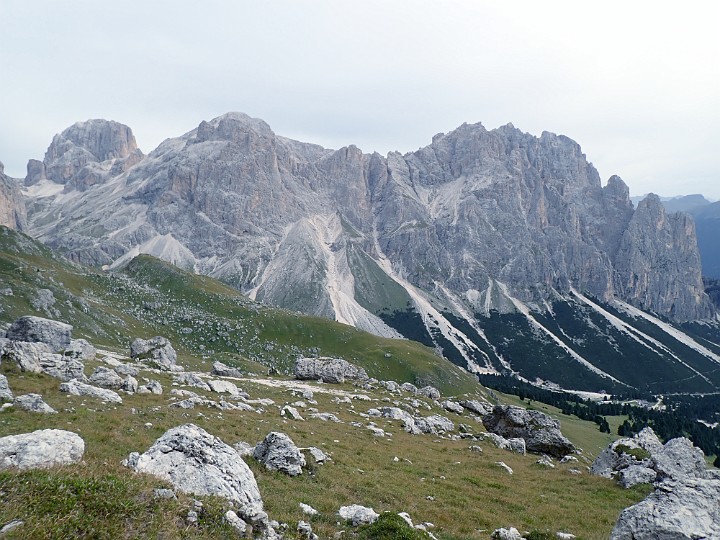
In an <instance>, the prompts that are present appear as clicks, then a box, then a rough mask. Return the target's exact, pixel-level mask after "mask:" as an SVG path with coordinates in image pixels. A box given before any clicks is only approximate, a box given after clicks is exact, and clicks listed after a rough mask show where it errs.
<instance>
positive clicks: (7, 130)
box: [0, 0, 720, 199]
mask: <svg viewBox="0 0 720 540" xmlns="http://www.w3.org/2000/svg"><path fill="white" fill-rule="evenodd" d="M670 8H672V9H670ZM719 21H720V2H716V1H714V0H708V1H689V2H683V3H682V4H681V3H680V2H673V3H671V2H651V1H648V2H645V1H637V0H633V1H622V2H619V1H618V2H616V1H604V2H578V1H577V0H574V1H567V2H565V1H552V0H548V1H545V2H540V1H538V0H533V1H506V2H500V1H497V0H492V1H484V0H468V1H438V0H434V1H421V0H411V1H392V0H382V1H367V0H364V1H353V2H345V1H342V0H329V1H302V0H287V1H267V0H266V1H238V0H226V1H219V0H203V1H197V0H193V1H180V0H171V1H170V0H168V1H152V2H151V1H143V2H141V1H135V0H125V1H123V2H102V1H97V0H84V1H83V0H45V1H43V0H33V1H28V0H0V25H1V34H0V35H1V36H2V44H0V69H1V71H0V80H1V81H2V84H1V85H0V160H1V161H3V162H4V163H5V172H6V174H9V175H11V176H15V177H24V176H25V165H26V163H27V160H28V159H30V158H39V159H42V157H43V155H44V152H45V150H46V149H47V146H48V144H49V143H50V141H51V139H52V136H53V135H54V134H55V133H58V132H60V131H62V130H63V129H64V128H66V127H67V126H69V125H71V124H72V123H74V122H76V121H78V120H87V119H89V118H106V119H112V120H117V121H119V122H122V123H124V124H127V125H129V126H130V127H131V128H132V129H133V131H134V133H135V136H136V138H137V141H138V144H139V145H140V147H141V148H142V150H143V151H144V152H146V153H147V152H149V151H150V150H152V149H153V148H155V147H156V146H157V145H158V144H159V143H160V142H161V141H162V140H163V139H165V138H168V137H174V136H177V135H180V134H182V133H185V132H187V131H189V130H191V129H193V128H194V127H196V126H197V124H199V123H200V121H201V120H203V119H211V118H214V117H216V116H219V115H221V114H223V113H225V112H229V111H242V112H245V113H247V114H249V115H251V116H255V117H259V118H262V119H264V120H265V121H266V122H268V123H269V124H270V126H271V127H272V128H273V130H274V131H275V132H276V133H278V134H280V135H285V136H288V137H292V138H296V139H300V140H303V141H307V142H316V143H319V144H322V145H324V146H326V147H329V148H339V147H341V146H345V145H348V144H351V143H352V144H356V145H357V146H359V147H360V148H362V149H363V150H364V151H365V152H371V151H373V150H376V151H378V152H381V153H383V154H385V153H387V152H388V151H389V150H400V151H403V152H404V151H411V150H415V149H417V148H419V147H421V146H425V145H427V144H429V143H430V140H431V138H432V136H433V135H434V134H436V133H438V132H447V131H450V130H452V129H453V128H455V127H457V126H458V125H460V124H462V123H463V122H473V123H474V122H482V123H483V125H484V126H485V127H486V128H488V129H491V128H495V127H498V126H500V125H503V124H507V123H508V122H512V123H513V124H514V125H515V126H516V127H517V128H520V129H522V130H523V131H527V132H529V133H532V134H534V135H540V134H541V133H542V132H543V131H551V132H554V133H561V134H564V135H567V136H569V137H571V138H572V139H575V140H576V141H578V142H579V143H580V144H581V146H582V148H583V151H584V152H585V154H586V155H587V156H588V159H589V160H590V161H591V162H592V163H593V164H594V165H595V166H596V167H597V168H598V170H599V172H600V175H601V177H602V178H603V182H605V181H606V180H607V178H608V177H610V176H611V175H612V174H619V175H620V176H622V177H623V179H624V180H625V181H626V182H627V183H628V184H629V185H630V190H631V193H632V194H633V195H639V194H644V193H646V192H650V191H652V192H655V193H659V194H661V195H677V194H689V193H703V194H705V195H706V196H709V197H711V198H713V199H720V39H719V38H718V24H719Z"/></svg>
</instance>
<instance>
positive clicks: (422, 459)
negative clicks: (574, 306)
mask: <svg viewBox="0 0 720 540" xmlns="http://www.w3.org/2000/svg"><path fill="white" fill-rule="evenodd" d="M94 365H95V364H94V363H89V364H88V366H87V370H86V371H87V372H88V373H89V372H90V371H91V370H92V368H93V366H94ZM0 372H2V373H4V374H5V375H7V377H8V379H9V381H10V385H11V388H12V389H13V390H14V392H15V393H16V394H21V393H26V392H37V393H41V394H43V395H44V396H45V398H46V401H47V402H48V403H49V404H50V405H52V406H53V407H55V408H56V409H58V410H59V411H61V412H60V414H58V415H54V416H40V415H31V414H29V413H25V412H23V411H15V410H10V411H5V412H2V413H0V435H6V434H13V433H20V432H27V431H31V430H34V429H39V428H51V427H56V428H63V429H70V430H73V431H75V432H77V433H79V434H80V435H81V436H82V437H83V438H84V440H85V441H86V454H85V465H84V466H77V467H69V468H66V469H64V470H62V469H61V470H59V471H56V472H52V473H43V474H47V475H48V478H47V479H46V480H44V481H38V475H39V474H40V473H26V474H22V475H20V476H19V477H18V476H15V474H14V473H2V474H0V490H1V491H4V492H5V493H4V494H3V495H2V497H3V501H4V502H5V504H3V505H0V522H6V521H9V520H10V519H16V518H18V517H19V518H21V519H27V520H28V524H29V525H28V529H26V530H25V532H24V533H23V535H20V536H17V537H18V538H25V537H28V535H27V531H28V530H35V529H34V528H37V531H38V533H37V536H36V537H42V536H43V535H45V536H51V537H58V536H61V535H59V534H56V533H57V531H58V530H59V529H57V527H60V522H63V521H64V519H65V518H64V517H63V515H62V508H63V506H62V505H60V506H59V507H58V509H53V508H45V511H44V513H43V514H40V515H37V514H36V513H35V512H34V510H33V509H35V508H38V506H37V505H38V504H40V503H39V502H38V499H39V498H42V497H47V496H55V497H57V496H60V495H62V493H60V495H58V494H56V492H57V491H58V490H57V486H58V485H59V484H62V483H63V481H64V479H73V481H74V482H79V484H80V485H81V487H82V489H91V490H97V491H98V492H99V493H103V492H104V491H109V490H110V487H108V486H105V487H103V485H99V487H93V486H98V482H100V483H102V481H103V479H108V481H112V482H116V483H117V485H118V486H119V489H118V495H117V498H118V501H116V504H121V505H123V506H124V507H126V508H127V510H126V513H125V514H124V518H123V520H124V521H123V522H124V523H125V524H126V527H127V530H126V535H127V537H140V536H143V535H145V534H146V531H148V530H149V531H155V530H164V531H166V532H167V531H170V532H167V534H169V537H180V536H187V537H195V536H197V537H213V536H214V537H224V536H225V533H223V532H222V528H221V523H220V521H219V518H218V516H219V515H221V514H222V511H221V510H222V509H221V508H219V507H218V506H217V503H213V502H212V501H210V502H209V503H208V504H209V507H210V509H211V512H210V515H209V516H208V519H207V522H206V523H205V524H204V525H203V527H204V528H201V529H194V528H187V527H186V526H185V525H184V524H183V523H182V519H181V518H182V516H184V514H185V513H186V512H187V510H188V508H189V504H190V503H189V500H188V499H184V500H181V501H180V502H178V503H172V504H164V503H163V504H162V505H160V506H159V507H157V508H156V506H157V504H158V503H154V502H152V501H149V500H148V498H149V493H150V490H151V489H152V488H153V487H161V486H162V482H160V481H158V480H154V479H152V478H149V477H138V476H135V475H133V474H131V473H129V472H128V471H125V470H123V469H122V468H121V467H119V466H118V464H119V462H120V460H122V459H123V458H124V457H126V456H127V454H128V453H129V452H131V451H143V450H145V449H146V448H147V447H148V446H150V444H152V442H153V441H154V440H155V439H156V438H157V437H159V436H160V435H161V434H162V433H164V432H165V431H166V430H167V429H168V428H170V427H174V426H176V425H178V424H181V423H186V422H194V423H196V424H198V425H200V426H201V427H203V428H204V429H206V430H208V431H209V432H210V433H213V434H215V435H217V436H219V437H220V438H222V439H223V440H224V441H225V442H227V443H229V444H233V443H235V442H238V441H245V442H249V443H251V444H254V443H255V442H257V441H259V440H260V439H262V438H263V437H264V435H265V434H266V433H268V432H269V431H271V430H279V431H283V432H285V433H288V434H289V435H290V436H291V437H292V439H293V440H294V441H295V443H296V444H297V445H298V446H300V447H305V446H318V447H320V448H322V449H323V450H324V451H326V452H328V453H330V455H331V456H332V462H330V463H328V464H326V465H322V466H315V467H312V468H311V471H312V474H307V473H305V474H303V475H302V476H300V477H296V478H289V477H287V476H284V475H282V474H279V473H272V472H268V471H266V470H265V469H264V468H263V467H261V466H260V465H259V464H257V463H256V462H254V460H252V459H247V462H248V464H249V465H250V467H251V468H252V470H253V471H254V473H255V475H256V478H257V481H258V485H259V486H260V491H261V493H262V496H263V499H264V501H265V506H266V510H267V511H268V512H269V514H270V516H271V517H272V518H274V519H278V520H280V521H284V522H288V523H290V524H291V527H293V528H294V523H296V522H297V521H298V520H300V519H303V518H304V516H303V515H302V514H301V512H300V509H299V507H298V504H299V503H300V502H304V503H307V504H310V505H311V506H313V507H315V508H316V509H317V510H319V511H320V512H321V515H320V516H317V517H314V518H312V520H311V521H312V524H313V527H314V528H315V530H316V532H318V534H319V535H320V536H321V538H328V537H331V536H332V535H333V534H334V532H335V531H337V529H338V527H337V525H336V523H337V521H338V518H337V516H336V515H335V513H336V512H337V509H338V508H339V506H341V505H345V504H354V503H357V504H364V505H368V506H372V507H373V508H375V510H377V511H386V510H387V511H394V512H399V511H407V512H409V513H410V515H411V516H412V517H413V518H414V519H415V520H416V521H430V522H432V523H434V524H435V525H436V526H437V529H436V531H435V532H436V534H437V535H438V537H439V538H442V539H445V540H451V539H457V540H459V539H475V538H478V539H479V538H482V539H486V538H488V537H489V533H490V532H491V531H492V530H493V529H495V528H497V527H501V526H515V527H518V528H519V529H521V530H523V529H524V530H540V531H545V530H550V531H551V532H553V533H554V532H555V531H558V530H564V531H570V532H573V533H574V534H577V535H578V536H579V537H580V538H585V539H600V538H607V536H608V534H609V532H610V530H611V529H612V526H613V524H614V522H615V519H616V518H617V515H618V513H619V512H620V510H621V509H622V508H624V507H626V506H628V505H630V504H633V503H634V502H636V501H637V500H639V499H640V498H642V496H644V494H645V493H646V490H645V489H643V488H639V489H633V490H623V489H621V488H620V487H618V486H617V485H615V483H614V482H612V481H609V480H605V479H602V478H598V477H593V476H590V475H589V474H587V471H585V470H584V467H583V464H582V463H581V464H572V463H570V464H565V465H559V464H558V467H557V468H556V469H552V470H548V469H544V468H542V467H540V466H538V465H536V464H535V461H536V460H537V456H531V455H528V456H519V455H515V454H511V453H509V452H505V451H501V450H498V449H495V448H493V447H492V446H491V445H490V444H488V443H481V445H482V447H483V450H484V452H483V453H482V454H477V453H474V452H471V451H470V449H469V446H470V444H477V443H470V442H468V441H452V440H448V439H444V438H442V439H441V438H437V437H432V436H429V435H421V436H411V435H408V434H406V433H405V432H404V431H403V430H402V428H401V426H400V424H399V423H398V422H391V421H387V420H385V419H378V420H377V423H378V425H379V426H380V427H382V428H383V429H386V430H388V431H390V432H391V433H392V434H393V435H392V437H391V438H387V439H382V438H377V437H374V436H373V435H372V434H371V433H370V432H369V431H368V430H366V429H364V428H363V427H355V426H353V425H352V424H351V422H358V421H360V422H363V423H365V422H367V420H364V419H363V418H362V417H360V416H359V414H358V413H361V412H365V411H367V409H369V408H370V407H373V406H375V407H376V406H378V405H382V404H384V403H383V401H382V400H383V399H384V398H386V396H387V394H385V393H382V392H379V391H378V392H369V393H368V394H369V395H370V397H371V398H372V399H374V400H378V401H377V402H365V401H353V404H352V407H351V406H349V405H345V404H338V403H335V402H333V399H332V396H331V395H329V394H324V393H321V391H319V390H318V391H316V393H315V399H316V400H317V401H318V404H317V405H316V407H317V408H318V409H319V410H320V411H322V412H332V413H334V414H336V415H337V416H338V417H339V418H340V419H341V420H342V421H343V423H342V424H336V423H329V422H323V421H320V420H315V419H310V418H307V413H306V411H305V410H302V409H301V414H303V415H305V416H306V418H307V420H306V421H289V420H285V419H283V418H281V417H280V416H279V411H278V408H279V407H280V406H282V405H284V404H285V403H288V402H290V403H292V402H294V401H295V400H297V399H298V398H297V397H294V396H292V395H291V393H290V392H289V391H287V390H284V389H279V388H271V387H267V386H265V385H263V384H260V382H257V380H247V381H242V382H241V383H238V384H239V385H240V386H241V387H242V388H243V389H244V390H245V391H247V392H248V393H249V394H250V396H251V398H258V397H269V398H271V399H273V400H274V401H275V403H276V405H275V406H269V407H266V411H265V412H264V413H263V414H259V413H252V412H249V413H247V412H237V411H229V412H228V411H226V412H222V413H221V412H220V411H217V410H214V409H208V408H204V407H201V408H196V409H194V410H190V411H184V410H180V409H175V408H169V407H168V406H167V405H168V402H169V401H168V399H169V397H170V396H169V395H168V389H169V388H168V387H169V386H170V384H171V381H170V378H169V376H168V375H164V374H163V375H159V376H157V378H158V379H159V380H160V381H161V382H162V384H163V386H164V387H165V389H166V392H165V394H164V395H162V396H154V395H134V396H124V400H125V402H124V403H123V404H122V405H118V406H115V405H101V404H98V403H96V402H94V401H93V400H91V399H83V398H79V397H69V396H66V395H63V394H61V393H59V391H58V386H59V384H58V381H57V380H55V379H52V378H50V377H47V376H44V375H30V374H20V373H18V372H17V370H16V369H15V368H14V367H13V366H11V365H8V364H7V363H4V364H2V366H0ZM153 377H154V378H155V377H156V376H155V375H153ZM329 386H330V385H318V386H317V388H318V389H322V388H326V389H327V388H328V387H329ZM333 388H338V387H336V386H333ZM340 388H344V389H346V390H348V391H354V389H353V388H352V387H349V386H342V387H340ZM193 390H195V389H193ZM199 393H201V394H203V393H204V392H199ZM207 395H208V397H210V398H212V399H218V397H217V395H215V396H213V395H212V394H209V393H207ZM395 399H397V398H395ZM131 407H132V408H134V409H135V413H134V414H131V412H130V408H131ZM433 413H440V414H444V415H447V416H449V417H450V418H451V419H452V420H453V421H454V422H456V423H457V422H463V423H466V424H468V425H470V426H471V428H472V429H473V430H474V431H482V430H483V428H482V427H481V425H480V424H479V423H477V422H475V421H474V420H472V419H471V418H469V417H465V418H460V417H459V416H457V415H454V414H451V413H446V412H443V411H439V410H436V409H433V410H428V411H426V412H423V414H428V415H429V414H433ZM148 422H149V423H151V424H152V425H151V426H146V423H148ZM580 424H581V422H578V425H577V426H575V427H570V426H568V425H567V424H565V423H564V426H565V428H566V431H567V432H568V434H571V436H575V435H576V434H577V433H580V431H581V430H579V426H580ZM590 429H591V428H590ZM575 442H576V443H578V444H581V441H580V440H575ZM396 456H397V457H398V458H399V459H400V460H399V461H397V462H396V461H394V458H395V457H396ZM497 461H504V462H505V463H507V464H508V465H510V467H512V468H513V469H514V471H515V474H513V475H512V476H509V475H508V474H507V473H505V472H504V471H502V470H501V469H500V468H498V467H497V466H496V465H495V462H497ZM571 468H579V469H581V470H582V471H583V473H582V474H581V475H580V476H575V475H573V474H571V473H570V472H569V469H571ZM108 475H109V476H108ZM28 483H30V484H33V485H34V487H32V486H29V485H28ZM36 483H37V485H35V484H36ZM53 486H55V487H54V488H53ZM25 492H28V493H25ZM427 496H432V497H433V498H434V500H428V499H427ZM61 498H62V497H61ZM153 505H156V506H153ZM214 505H215V506H214ZM104 508H105V507H104V506H103V505H98V506H97V507H96V506H93V505H92V504H90V503H88V508H87V509H86V511H85V514H86V515H85V516H79V517H77V520H76V521H74V522H73V524H71V525H72V526H75V527H78V530H82V529H81V526H82V524H83V523H84V524H85V527H90V528H92V527H94V528H95V529H97V527H98V523H97V522H98V521H103V520H104V519H110V520H111V521H112V520H115V519H116V518H115V517H114V516H109V515H108V517H107V518H106V517H104V515H103V512H104ZM155 511H157V512H159V515H157V516H151V514H152V513H153V512H155ZM578 516H582V519H579V518H578ZM81 517H82V519H81ZM68 519H70V518H68ZM147 520H150V523H149V524H147V523H145V521H147ZM56 521H57V522H58V523H55V522H56ZM78 521H79V524H78ZM110 525H112V523H111V524H110ZM110 525H109V527H110V528H109V530H113V529H112V527H111V526H110ZM112 526H115V525H112ZM163 527H164V529H163ZM341 528H342V527H341ZM63 530H65V529H63ZM172 531H175V532H172ZM30 536H32V535H30ZM78 536H82V535H78ZM87 536H93V535H92V534H90V533H88V534H87ZM97 537H101V538H102V537H107V538H109V537H112V535H105V536H103V534H99V535H97ZM290 537H291V538H292V536H290Z"/></svg>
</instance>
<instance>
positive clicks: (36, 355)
mask: <svg viewBox="0 0 720 540" xmlns="http://www.w3.org/2000/svg"><path fill="white" fill-rule="evenodd" d="M51 354H53V352H52V349H51V348H50V346H49V345H47V344H46V343H39V342H37V343H32V342H28V341H9V342H8V343H6V344H5V346H4V347H3V360H7V361H9V362H14V363H15V364H17V366H18V367H19V368H20V371H25V372H28V373H42V365H41V363H40V361H41V359H42V358H43V357H44V356H47V355H51Z"/></svg>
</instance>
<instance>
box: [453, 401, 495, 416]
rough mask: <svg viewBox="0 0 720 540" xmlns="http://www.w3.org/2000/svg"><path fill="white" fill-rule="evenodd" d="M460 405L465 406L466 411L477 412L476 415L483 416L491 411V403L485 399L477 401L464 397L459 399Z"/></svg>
mask: <svg viewBox="0 0 720 540" xmlns="http://www.w3.org/2000/svg"><path fill="white" fill-rule="evenodd" d="M460 405H462V406H463V407H464V408H466V409H467V410H468V411H470V412H472V413H475V414H477V415H478V416H485V415H486V414H490V413H491V412H492V409H493V407H492V405H490V404H489V403H487V402H485V401H478V400H477V399H465V400H462V401H460Z"/></svg>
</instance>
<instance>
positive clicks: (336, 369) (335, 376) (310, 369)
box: [295, 358, 368, 383]
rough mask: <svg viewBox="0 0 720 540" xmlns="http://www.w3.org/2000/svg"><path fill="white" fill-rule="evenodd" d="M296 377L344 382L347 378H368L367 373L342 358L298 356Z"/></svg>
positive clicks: (328, 381)
mask: <svg viewBox="0 0 720 540" xmlns="http://www.w3.org/2000/svg"><path fill="white" fill-rule="evenodd" d="M295 378H296V379H300V380H313V381H323V382H326V383H343V382H345V379H351V380H361V381H362V380H366V379H367V378H368V376H367V373H365V370H364V369H362V368H359V367H357V366H354V365H352V364H351V363H350V362H347V361H346V360H342V359H341V358H298V359H297V360H296V361H295Z"/></svg>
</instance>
